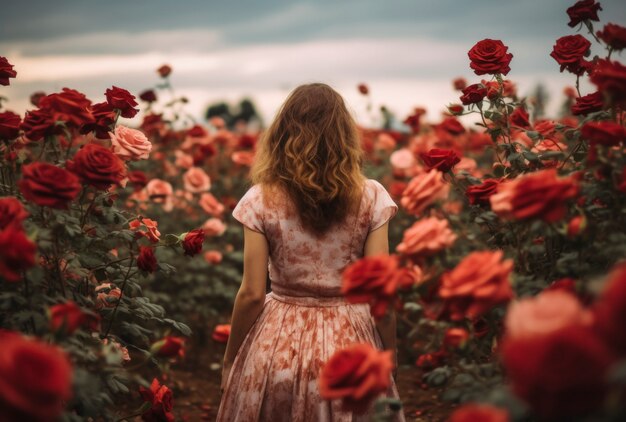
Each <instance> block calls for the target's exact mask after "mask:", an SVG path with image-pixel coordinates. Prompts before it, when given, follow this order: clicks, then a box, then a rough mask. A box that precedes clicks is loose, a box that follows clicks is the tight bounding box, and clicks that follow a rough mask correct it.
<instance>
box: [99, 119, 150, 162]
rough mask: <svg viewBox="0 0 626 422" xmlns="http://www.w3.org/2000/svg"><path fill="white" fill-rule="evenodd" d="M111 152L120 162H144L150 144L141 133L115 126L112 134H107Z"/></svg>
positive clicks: (148, 153) (148, 152)
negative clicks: (111, 145)
mask: <svg viewBox="0 0 626 422" xmlns="http://www.w3.org/2000/svg"><path fill="white" fill-rule="evenodd" d="M109 136H110V137H111V143H112V144H113V152H114V153H115V155H117V156H118V157H120V158H121V159H122V160H126V161H128V160H133V161H136V160H145V159H147V158H148V156H149V155H150V151H151V150H152V144H151V143H150V141H148V138H146V135H144V134H143V132H141V131H139V130H137V129H130V128H127V127H126V126H122V125H117V126H116V127H115V131H114V132H109Z"/></svg>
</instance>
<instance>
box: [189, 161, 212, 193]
mask: <svg viewBox="0 0 626 422" xmlns="http://www.w3.org/2000/svg"><path fill="white" fill-rule="evenodd" d="M183 183H184V185H185V189H186V190H187V191H189V192H191V193H200V192H205V191H207V190H209V189H211V179H210V178H209V176H208V175H207V174H206V173H205V172H204V170H202V169H201V168H199V167H192V168H190V169H189V170H187V171H186V172H185V174H183Z"/></svg>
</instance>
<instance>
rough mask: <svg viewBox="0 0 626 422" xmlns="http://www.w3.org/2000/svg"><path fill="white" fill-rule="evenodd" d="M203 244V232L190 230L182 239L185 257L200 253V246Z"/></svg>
mask: <svg viewBox="0 0 626 422" xmlns="http://www.w3.org/2000/svg"><path fill="white" fill-rule="evenodd" d="M203 244H204V230H202V229H195V230H191V231H190V232H188V233H187V234H186V235H185V238H184V239H183V249H184V250H185V255H187V256H194V255H196V254H199V253H200V252H201V251H202V245H203Z"/></svg>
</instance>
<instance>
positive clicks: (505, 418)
mask: <svg viewBox="0 0 626 422" xmlns="http://www.w3.org/2000/svg"><path fill="white" fill-rule="evenodd" d="M510 420H511V419H510V418H509V414H508V413H507V412H506V410H504V409H498V408H497V407H493V406H490V405H486V404H473V403H471V404H465V405H463V406H462V407H460V408H458V409H456V410H455V411H454V412H453V413H452V414H451V415H450V419H448V422H509V421H510Z"/></svg>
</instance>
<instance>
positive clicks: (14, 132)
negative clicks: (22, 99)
mask: <svg viewBox="0 0 626 422" xmlns="http://www.w3.org/2000/svg"><path fill="white" fill-rule="evenodd" d="M21 122H22V119H21V117H20V116H19V114H15V113H13V112H12V111H5V112H4V113H0V139H4V140H6V141H10V140H12V139H15V138H17V136H18V135H19V134H20V123H21Z"/></svg>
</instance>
